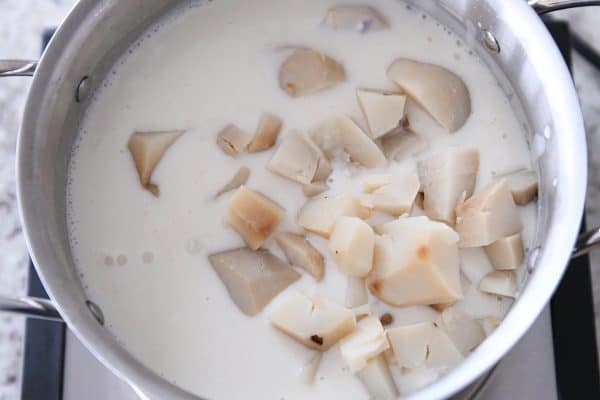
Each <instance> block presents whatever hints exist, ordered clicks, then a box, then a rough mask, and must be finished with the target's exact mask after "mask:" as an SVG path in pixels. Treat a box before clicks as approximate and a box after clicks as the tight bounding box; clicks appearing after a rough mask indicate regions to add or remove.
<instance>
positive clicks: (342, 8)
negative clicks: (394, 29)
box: [323, 4, 389, 33]
mask: <svg viewBox="0 0 600 400" xmlns="http://www.w3.org/2000/svg"><path fill="white" fill-rule="evenodd" d="M323 24H325V25H326V26H328V27H329V28H330V29H331V30H334V31H356V32H359V33H366V32H368V31H379V30H382V29H387V28H389V25H388V23H387V21H386V20H385V18H383V16H382V15H381V14H380V13H379V12H378V11H377V10H375V9H374V8H373V7H369V6H363V5H354V4H352V5H336V6H333V7H331V8H329V10H327V15H326V16H325V20H324V21H323Z"/></svg>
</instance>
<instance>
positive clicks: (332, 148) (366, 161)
mask: <svg viewBox="0 0 600 400" xmlns="http://www.w3.org/2000/svg"><path fill="white" fill-rule="evenodd" d="M309 136H310V138H311V139H312V140H313V141H314V142H315V143H316V144H317V146H319V148H320V149H321V150H322V151H323V153H325V156H326V157H327V158H329V159H332V158H341V159H342V160H345V161H347V160H350V161H352V162H356V163H358V164H361V165H364V166H365V167H368V168H373V167H377V166H382V165H384V164H385V157H384V155H383V153H382V152H381V150H380V149H379V147H377V145H376V144H375V143H374V142H373V141H372V140H371V138H369V136H367V134H365V133H364V132H363V131H362V129H360V127H359V126H358V125H356V123H355V122H354V121H352V120H351V119H350V118H348V117H347V116H345V115H336V116H331V117H329V118H326V119H325V120H324V121H322V122H321V123H320V124H319V125H317V126H316V127H315V128H313V129H312V130H310V131H309Z"/></svg>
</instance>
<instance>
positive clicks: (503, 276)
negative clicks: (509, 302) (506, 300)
mask: <svg viewBox="0 0 600 400" xmlns="http://www.w3.org/2000/svg"><path fill="white" fill-rule="evenodd" d="M479 290H481V291H482V292H484V293H489V294H497V295H498V296H505V297H512V298H515V297H517V277H516V275H515V272H514V271H492V272H490V273H489V274H487V275H486V276H484V277H483V278H482V279H481V282H479Z"/></svg>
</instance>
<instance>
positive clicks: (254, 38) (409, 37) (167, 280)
mask: <svg viewBox="0 0 600 400" xmlns="http://www.w3.org/2000/svg"><path fill="white" fill-rule="evenodd" d="M344 2H348V3H350V2H351V1H346V0H335V1H334V0H330V1H325V0H323V1H317V0H311V1H305V0H278V1H272V0H254V1H252V2H249V1H248V2H240V1H235V0H219V1H215V2H212V3H208V4H206V5H203V6H201V7H197V8H192V9H190V10H188V11H186V12H184V13H181V15H177V16H175V17H171V18H170V19H169V21H168V22H165V23H164V24H162V25H160V27H158V26H157V28H156V29H151V30H149V34H151V36H150V38H149V39H147V40H143V41H141V43H139V44H137V45H135V46H133V52H131V54H128V55H127V57H126V58H123V59H122V60H121V61H120V62H119V63H117V66H116V67H115V71H114V74H111V76H110V77H109V79H108V80H107V81H106V83H105V85H104V86H105V87H103V88H102V90H101V91H99V92H98V93H97V94H96V98H95V100H94V102H93V103H92V105H91V106H90V108H89V110H88V113H87V115H86V118H85V119H84V121H83V123H82V127H81V133H80V138H79V140H78V142H77V144H76V146H75V149H74V154H73V158H72V161H71V166H70V177H69V186H68V202H69V209H68V219H69V227H70V237H71V245H72V250H73V255H74V257H75V261H76V264H77V267H78V269H79V272H80V275H81V277H82V282H83V284H84V285H85V289H86V292H87V295H88V296H89V298H90V299H91V300H93V301H94V302H96V303H97V304H98V305H99V306H100V307H101V308H102V310H103V311H104V315H105V317H106V326H107V328H108V329H109V330H110V331H111V332H112V333H113V334H114V335H115V337H116V338H117V339H118V340H119V342H120V343H122V344H123V346H125V347H126V348H127V349H128V350H129V351H130V352H131V353H132V354H133V355H134V356H135V357H137V358H138V359H139V360H140V361H142V362H143V363H144V364H146V365H148V366H149V367H150V368H152V369H153V370H155V371H156V372H157V373H159V374H160V375H162V376H164V377H165V378H166V379H169V380H171V381H173V382H175V383H176V384H178V385H180V386H181V387H183V388H185V389H187V390H189V391H192V392H194V393H197V394H199V395H203V396H206V397H208V398H213V399H286V400H289V399H306V398H311V399H332V398H340V399H348V400H350V399H366V398H367V397H368V395H367V393H366V391H365V390H364V388H363V387H362V385H361V384H360V382H359V381H358V380H357V379H356V378H355V377H354V376H353V375H352V374H351V373H350V372H349V371H348V370H347V369H346V368H345V365H344V362H343V360H342V359H341V357H340V355H339V351H338V350H337V348H335V347H334V348H333V349H332V350H330V351H328V352H327V353H325V354H324V357H323V361H322V363H321V366H320V368H319V370H318V372H317V376H316V381H315V383H314V384H313V385H312V386H311V385H306V384H303V383H301V382H300V379H299V378H298V374H299V372H300V370H301V367H302V366H303V365H304V364H305V363H306V362H308V361H309V360H310V359H311V358H312V354H311V352H309V351H308V350H307V349H306V348H305V347H303V346H302V345H300V344H298V343H296V342H294V341H293V340H291V339H290V338H288V337H286V336H284V335H283V334H281V333H280V332H278V331H276V330H275V329H273V328H272V327H271V326H270V325H269V323H268V320H267V316H268V315H269V310H270V308H271V307H272V306H273V305H274V304H276V303H277V300H278V299H277V298H276V299H275V300H274V301H273V302H271V304H269V305H268V306H267V307H266V309H265V310H264V311H263V312H262V313H260V314H259V315H258V316H256V317H253V318H250V317H247V316H245V315H243V314H242V313H241V312H240V311H239V310H238V309H237V308H236V306H235V305H234V304H233V302H232V301H231V300H230V298H229V295H228V293H227V291H226V290H225V287H224V286H223V284H222V283H221V281H220V280H219V278H218V277H217V275H216V273H215V272H214V271H213V269H212V267H211V266H210V264H209V263H208V261H207V254H210V253H213V252H216V251H220V250H225V249H230V248H234V247H239V246H242V245H243V242H242V240H241V239H240V237H239V236H238V235H237V234H236V233H235V232H234V231H233V230H231V229H230V228H227V227H226V226H225V225H224V223H223V221H224V218H225V216H226V204H227V201H228V199H229V198H230V196H231V194H230V193H229V194H226V195H223V196H222V197H221V198H220V199H219V200H214V198H213V196H214V193H216V192H217V190H218V189H220V187H221V186H222V185H223V184H224V183H225V182H226V181H227V180H228V179H229V178H230V177H231V176H233V174H234V173H235V172H236V171H237V169H238V168H239V167H240V166H242V165H245V166H247V167H249V168H250V169H251V170H252V173H251V176H250V179H249V181H248V184H247V185H248V186H249V187H250V188H252V189H255V190H258V191H261V192H262V193H265V194H267V195H268V196H269V197H271V198H272V199H273V200H275V201H276V202H277V203H279V204H280V205H282V206H283V207H284V208H285V210H286V217H285V219H284V221H283V222H282V224H281V225H280V226H279V229H281V230H288V229H292V230H297V228H296V226H295V217H296V214H297V211H298V209H299V208H300V207H301V206H302V205H303V203H304V202H305V200H306V199H305V197H304V195H303V194H302V190H301V188H300V186H299V185H297V184H295V183H292V182H290V181H287V180H285V179H282V178H280V177H278V176H275V175H273V174H272V173H270V172H268V171H267V170H266V169H265V165H266V163H267V161H268V160H269V159H270V157H271V155H272V150H271V151H266V152H263V153H258V154H249V155H248V154H247V155H243V156H242V157H240V158H239V159H236V160H234V159H232V158H230V157H228V156H226V155H225V154H224V153H223V152H222V151H221V150H220V149H219V148H218V147H217V146H216V144H215V137H216V134H217V132H218V131H219V130H220V129H221V128H223V126H225V125H226V124H227V123H229V122H233V123H235V124H237V125H238V126H240V127H242V128H243V129H245V130H247V131H249V132H253V131H254V129H255V126H256V124H257V122H258V117H259V115H260V114H261V112H263V111H270V112H273V113H275V114H277V115H279V116H281V117H283V119H284V121H285V126H284V132H285V131H286V130H288V129H291V128H298V129H301V130H304V131H306V130H307V129H308V128H309V127H311V126H313V125H314V124H316V123H318V122H319V121H320V120H321V119H322V118H324V117H326V116H328V115H330V114H332V113H345V114H349V115H350V116H352V117H354V118H356V119H357V120H358V121H362V116H361V114H360V110H359V108H358V105H357V103H356V98H355V89H356V88H357V87H369V88H378V89H394V86H393V85H392V84H391V82H389V81H388V80H387V79H386V75H385V69H386V68H387V66H388V65H389V64H390V63H391V62H392V60H394V59H395V58H397V57H407V58H414V59H418V60H421V61H426V62H432V63H436V64H440V65H444V66H446V67H447V68H450V69H451V70H453V71H454V72H456V73H457V74H458V75H460V76H461V77H462V78H463V79H464V80H465V82H466V84H467V86H468V87H469V89H470V93H471V99H472V115H471V116H470V117H469V119H468V121H467V123H466V125H465V126H464V127H463V128H462V129H461V130H460V131H458V132H456V133H454V134H448V133H447V132H446V131H445V130H443V129H442V128H440V127H439V126H438V125H437V124H436V123H435V122H433V121H432V120H431V119H430V118H429V117H428V116H427V115H426V114H425V113H424V112H423V111H421V110H420V109H418V108H417V107H416V106H414V105H409V109H408V114H409V118H410V121H411V125H412V127H413V129H414V130H415V131H417V132H420V133H422V134H424V135H425V136H426V137H427V139H428V140H429V142H430V145H431V151H435V150H436V149H441V148H444V147H447V146H458V145H469V146H476V147H477V148H478V149H479V151H480V154H481V163H480V169H479V175H478V177H477V189H480V188H481V187H482V186H484V185H486V184H487V183H488V182H489V181H490V180H491V179H492V178H493V175H494V174H495V173H503V172H509V171H512V170H516V169H518V168H523V167H530V161H529V155H528V150H527V145H526V142H525V139H524V134H523V132H522V128H521V124H520V123H519V121H518V120H517V118H516V117H515V115H514V113H513V111H512V110H511V108H510V106H509V103H508V100H507V99H506V97H505V96H504V95H503V93H502V91H501V89H500V88H499V87H498V85H497V82H496V80H495V78H494V77H493V75H492V74H491V73H490V71H489V70H488V69H487V68H486V66H485V65H484V64H483V63H482V62H481V61H480V60H479V59H478V58H477V57H476V56H475V55H472V53H471V51H470V50H469V49H468V48H467V47H466V46H465V45H464V44H463V43H462V42H461V41H459V40H458V38H457V37H456V36H455V35H454V34H451V33H449V32H448V31H447V30H446V29H445V28H444V27H443V26H440V25H439V24H438V23H437V22H436V21H435V20H433V19H432V18H431V17H426V18H425V17H422V14H421V13H418V12H417V11H415V10H407V8H406V7H405V5H404V4H403V3H399V2H396V1H393V0H377V1H370V2H369V4H371V5H373V6H374V7H376V8H377V9H378V10H379V11H380V12H381V13H382V14H383V15H385V16H386V17H387V18H388V20H389V22H390V25H391V29H389V30H386V31H380V32H370V33H368V34H366V35H360V34H356V33H352V32H331V31H329V30H327V29H325V28H323V27H321V26H320V22H321V20H322V18H323V16H324V15H325V10H326V9H327V8H328V7H330V6H331V5H332V4H339V3H344ZM289 44H296V45H303V46H308V47H312V48H315V49H318V50H320V51H323V52H324V53H326V54H328V55H330V56H332V57H333V58H335V59H337V60H340V61H342V62H343V64H344V66H345V69H346V72H347V75H348V81H347V82H345V83H343V84H341V85H339V86H337V87H336V88H334V89H332V90H328V91H325V92H321V93H319V94H315V95H311V96H307V97H302V98H294V99H292V98H290V97H288V95H287V94H285V93H284V92H283V91H281V90H280V89H279V87H278V83H277V70H278V67H279V64H280V62H281V60H282V58H283V56H284V53H283V52H281V51H277V50H276V48H277V47H278V46H282V45H289ZM172 129H187V133H186V134H185V135H183V136H182V137H181V138H180V139H179V140H178V141H177V142H176V143H175V144H174V145H173V146H172V147H171V148H170V149H169V151H168V152H167V153H166V154H165V156H164V158H163V159H162V160H161V162H160V164H159V165H158V167H157V169H156V170H155V172H154V175H153V181H154V182H156V183H157V184H158V185H159V186H160V189H161V195H160V198H158V199H157V198H154V197H153V196H152V195H150V194H149V192H147V191H145V190H142V189H141V187H140V185H139V183H138V177H137V173H136V171H135V168H134V165H133V162H132V159H131V156H130V154H129V152H128V151H127V148H126V144H127V141H128V139H129V136H130V135H131V134H132V132H134V131H139V130H172ZM427 154H428V153H425V154H423V156H426V155H427ZM414 166H415V162H414V160H410V161H406V162H403V163H402V164H399V165H395V166H393V168H399V169H404V168H414ZM350 173H351V171H349V170H348V169H345V168H340V169H338V170H336V171H335V172H334V174H333V175H332V178H333V183H332V186H333V187H334V188H338V189H339V188H342V187H343V188H352V189H354V188H355V187H357V185H358V183H357V180H356V179H354V178H353V177H352V176H350ZM521 210H522V217H523V223H524V226H525V230H524V232H523V236H524V240H525V245H526V247H527V246H528V245H529V244H530V243H531V240H532V236H533V230H534V227H535V206H534V205H533V204H531V205H529V206H527V207H521ZM311 240H312V242H313V243H315V244H316V245H317V247H318V248H319V249H320V250H321V251H322V253H323V254H325V255H327V253H328V252H327V247H326V241H325V240H323V239H321V238H318V237H315V236H312V235H311ZM266 247H267V248H269V249H270V250H271V251H273V252H274V253H275V254H277V255H279V256H282V254H281V252H280V251H279V249H278V248H277V247H276V246H275V245H274V243H273V241H272V240H269V241H268V242H267V243H266ZM292 288H293V289H298V290H304V291H312V290H318V291H319V292H320V293H322V294H324V295H326V296H327V297H329V298H331V299H333V300H335V301H338V302H339V303H341V304H343V302H344V296H345V289H346V279H345V277H344V276H342V274H341V273H340V272H338V270H337V268H336V267H335V265H334V263H333V262H332V261H331V259H328V260H327V264H326V273H325V279H324V280H323V281H322V282H320V283H319V284H316V283H315V281H314V279H313V278H312V277H310V276H308V275H306V274H304V276H303V278H302V279H301V280H300V281H298V282H297V283H296V284H294V285H293V287H292ZM293 289H288V290H293ZM373 301H374V302H375V300H374V299H373ZM375 303H376V302H375ZM375 307H376V308H377V309H379V310H382V311H383V310H385V311H387V312H389V311H392V312H393V313H394V314H395V321H396V323H411V322H417V321H422V320H426V319H432V318H434V317H435V314H436V313H435V312H433V311H432V310H431V309H430V308H428V307H410V308H408V309H396V310H390V309H389V308H388V307H384V306H382V305H378V304H376V306H375Z"/></svg>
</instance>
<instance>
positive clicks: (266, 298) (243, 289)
mask: <svg viewBox="0 0 600 400" xmlns="http://www.w3.org/2000/svg"><path fill="white" fill-rule="evenodd" d="M208 259H209V261H210V263H211V265H212V266H213V268H214V270H215V271H216V272H217V274H218V275H219V278H221V280H222V281H223V283H224V284H225V287H226V288H227V291H228V292H229V296H230V297H231V299H232V300H233V302H234V303H235V304H236V305H237V306H238V308H239V309H240V310H241V311H242V312H243V313H244V314H246V315H250V316H252V315H256V314H258V313H259V312H260V311H261V310H262V309H263V308H264V307H265V306H266V305H267V304H268V303H269V302H270V301H271V299H273V297H275V296H277V295H278V294H279V293H280V292H282V291H283V290H284V289H285V288H287V287H288V286H289V285H291V284H292V283H294V282H295V281H296V280H298V279H300V274H299V273H297V272H296V271H294V270H293V269H292V268H291V267H290V266H289V265H287V264H286V263H284V262H283V261H282V260H280V259H279V258H277V257H275V256H274V255H273V254H271V253H270V252H269V251H268V250H258V251H253V250H250V249H248V248H240V249H234V250H228V251H223V252H221V253H217V254H212V255H210V256H208Z"/></svg>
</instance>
